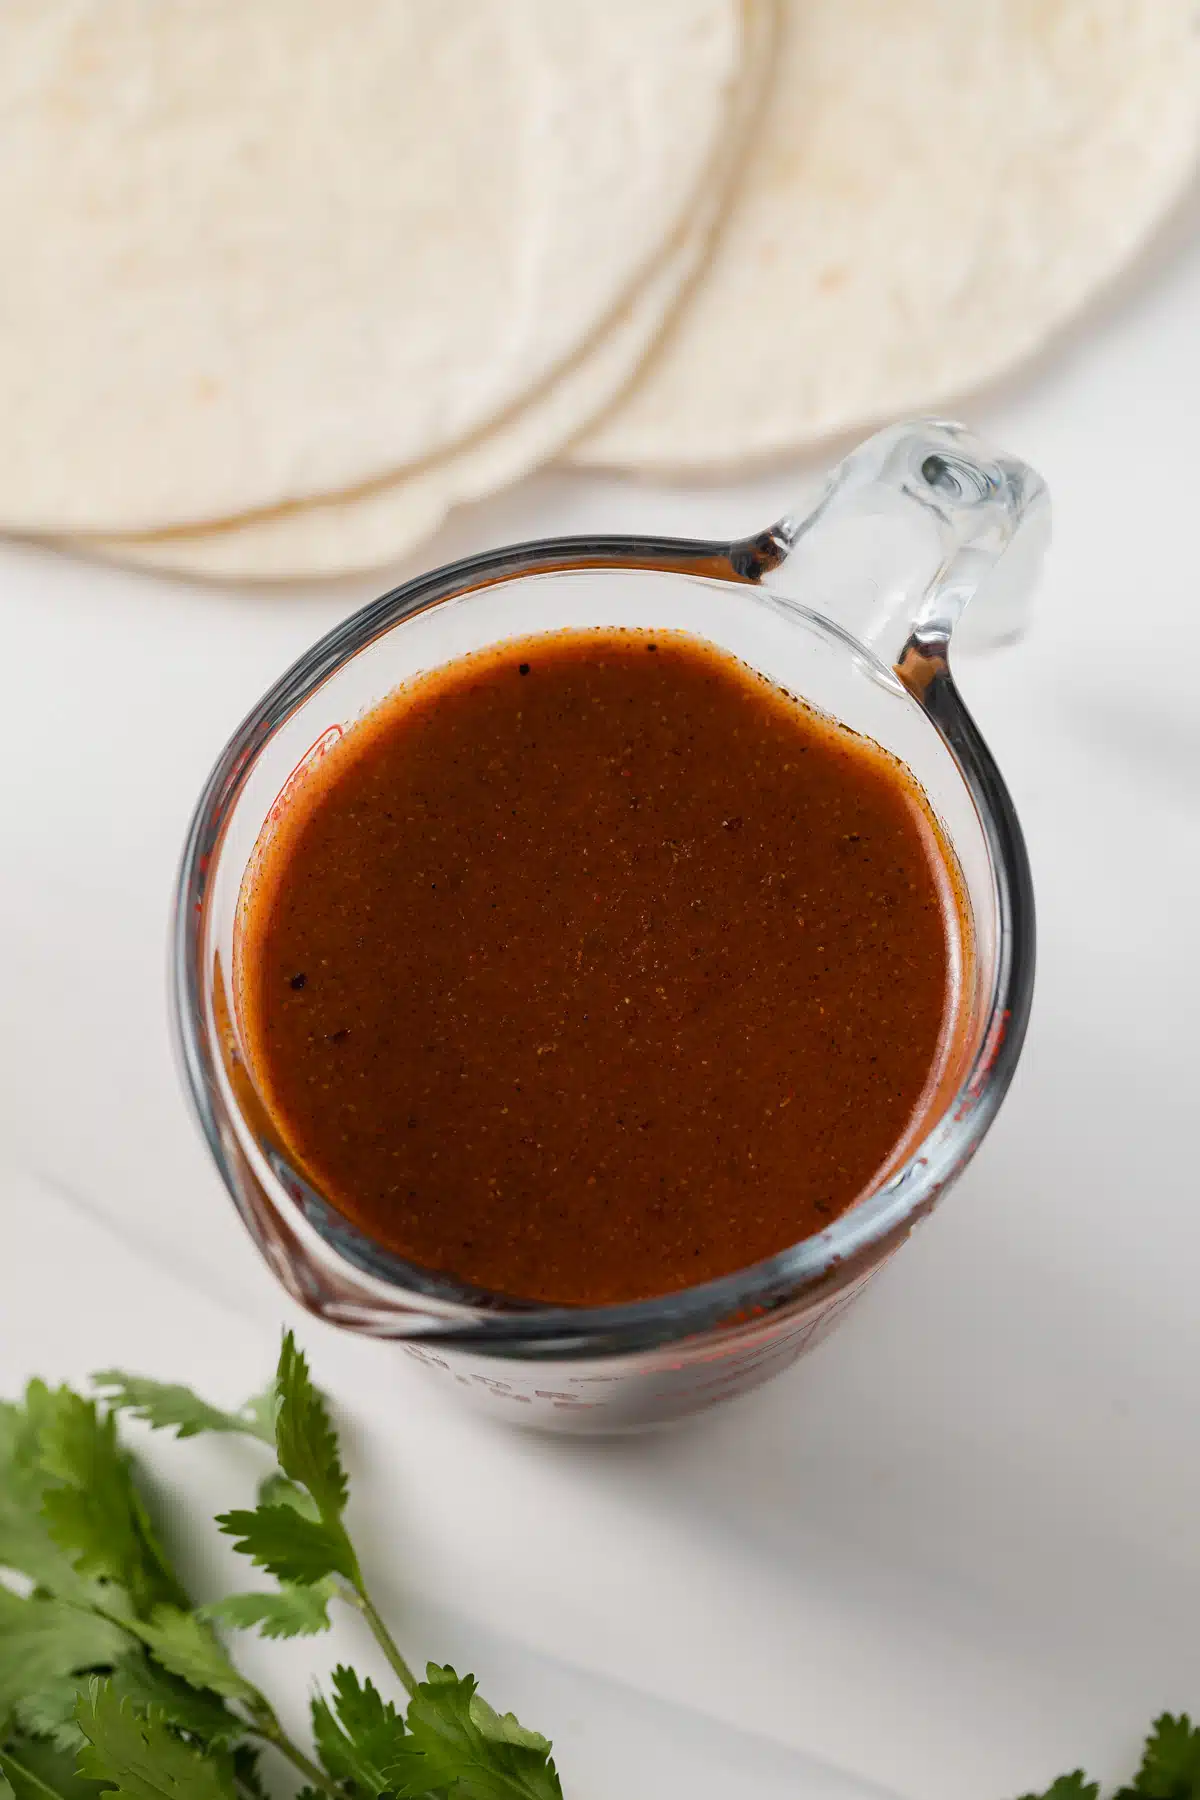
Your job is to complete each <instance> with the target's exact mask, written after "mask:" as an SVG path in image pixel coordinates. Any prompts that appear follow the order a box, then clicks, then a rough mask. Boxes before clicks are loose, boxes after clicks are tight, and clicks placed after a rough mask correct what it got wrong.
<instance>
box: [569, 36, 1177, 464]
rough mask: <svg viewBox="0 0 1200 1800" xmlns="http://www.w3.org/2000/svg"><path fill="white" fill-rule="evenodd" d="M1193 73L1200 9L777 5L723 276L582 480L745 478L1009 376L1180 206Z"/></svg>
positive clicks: (616, 414)
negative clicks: (774, 49)
mask: <svg viewBox="0 0 1200 1800" xmlns="http://www.w3.org/2000/svg"><path fill="white" fill-rule="evenodd" d="M1198 60H1200V38H1198V34H1197V15H1196V10H1195V6H1194V4H1193V3H1192V0H985V3H982V4H976V5H963V4H962V0H906V4H903V5H901V4H898V3H897V0H784V8H783V24H782V39H781V48H780V53H779V58H778V62H777V65H776V71H775V80H774V84H773V90H772V96H771V99H770V101H769V102H768V108H767V114H766V118H765V120H764V127H763V130H762V132H761V134H760V136H759V137H758V139H757V142H756V145H755V148H754V149H753V151H752V152H751V154H750V155H749V157H748V158H747V160H746V164H745V167H744V171H743V175H742V177H741V180H740V183H739V187H738V191H737V194H736V195H735V197H734V199H733V201H732V204H731V207H730V213H729V217H728V220H727V222H726V225H725V227H724V230H723V232H722V234H721V237H720V241H719V243H718V245H717V247H716V250H715V254H714V256H713V258H712V261H711V262H710V264H709V267H708V269H707V271H706V272H705V274H704V276H703V277H702V278H701V279H700V280H699V281H698V282H697V283H696V284H695V286H694V288H693V290H692V294H691V297H690V299H689V301H688V303H687V305H686V307H684V308H681V310H680V312H679V313H678V314H677V315H676V318H675V320H674V321H673V323H672V326H671V328H670V330H669V332H668V333H667V334H666V336H665V337H664V340H663V342H662V344H661V346H660V349H659V351H658V352H657V353H656V355H655V357H654V358H653V359H652V361H651V362H650V363H649V364H648V365H647V367H646V369H645V370H644V372H643V374H642V376H641V377H640V379H639V381H638V383H637V385H636V387H634V388H633V389H632V390H631V391H630V392H629V393H628V395H627V396H626V397H625V398H623V399H622V400H621V401H620V402H619V403H618V404H617V406H616V407H615V408H614V410H613V411H612V412H611V413H610V414H609V415H608V416H607V417H606V418H605V419H603V420H602V421H600V422H599V423H598V424H597V425H596V426H595V427H594V428H593V429H592V430H591V431H590V432H588V433H587V434H586V435H585V436H584V437H583V439H582V440H581V441H580V442H579V443H578V444H577V445H576V446H575V447H574V448H573V450H572V451H571V453H570V455H569V460H570V461H571V462H573V463H575V464H576V465H578V466H581V467H584V468H595V467H600V468H619V469H630V470H635V471H639V472H643V473H647V474H653V473H663V474H668V473H669V474H683V475H687V474H696V473H700V472H704V473H715V472H720V471H730V470H734V469H739V468H741V469H745V468H746V467H747V466H753V465H754V464H756V463H759V462H761V461H764V460H766V459H769V458H772V457H777V456H779V455H781V454H784V453H786V452H789V451H795V450H797V449H800V448H801V447H803V446H805V445H808V444H811V443H813V442H815V441H818V440H820V439H822V438H824V437H826V436H828V435H830V434H833V433H835V432H840V431H844V430H846V429H848V428H850V427H861V426H864V425H866V424H870V423H874V422H875V421H877V420H879V419H882V418H886V417H889V416H894V415H896V414H902V413H904V412H908V411H914V410H923V409H927V408H930V407H932V406H937V405H939V404H942V403H944V402H946V401H948V400H952V399H954V398H956V397H957V396H959V395H961V394H962V393H964V392H965V391H966V390H968V389H969V388H972V387H974V386H976V385H978V384H979V383H981V382H984V381H986V380H989V379H991V378H993V377H995V376H997V375H999V374H1000V373H1001V372H1002V371H1004V370H1005V369H1007V368H1009V367H1010V366H1011V365H1013V364H1014V363H1016V362H1018V361H1019V360H1020V359H1021V358H1023V357H1026V356H1028V355H1029V354H1030V353H1031V352H1032V351H1034V350H1036V349H1037V348H1038V347H1039V345H1041V344H1042V343H1044V342H1045V340H1046V339H1047V338H1048V337H1049V336H1050V334H1051V333H1052V332H1053V331H1054V330H1055V329H1056V328H1058V327H1059V326H1061V325H1062V324H1063V322H1064V321H1065V320H1066V319H1068V318H1069V316H1070V315H1071V314H1072V313H1074V312H1076V311H1077V310H1078V309H1079V308H1080V307H1081V306H1082V305H1083V304H1084V302H1086V301H1087V300H1088V299H1089V297H1090V296H1092V295H1093V294H1094V293H1095V291H1096V290H1097V289H1098V288H1100V287H1101V286H1103V284H1104V283H1105V282H1107V281H1109V280H1110V278H1111V277H1113V276H1114V275H1115V273H1116V272H1117V271H1118V270H1119V269H1120V268H1121V266H1122V265H1123V264H1124V263H1125V262H1126V261H1127V260H1128V259H1129V257H1130V256H1131V255H1132V254H1133V253H1134V251H1135V250H1136V249H1137V248H1138V246H1139V244H1140V243H1141V242H1142V240H1143V239H1144V238H1145V236H1146V234H1147V233H1148V231H1149V230H1150V229H1151V227H1152V226H1153V225H1154V224H1155V222H1156V221H1158V220H1159V219H1160V218H1161V216H1162V215H1163V213H1164V212H1165V210H1166V209H1167V208H1168V207H1169V205H1170V204H1171V202H1172V201H1173V200H1174V199H1175V198H1176V197H1177V196H1178V195H1179V193H1180V192H1181V190H1182V188H1183V187H1184V185H1185V183H1186V182H1187V180H1188V178H1189V176H1190V175H1191V174H1192V172H1193V170H1194V168H1195V162H1196V155H1197V138H1198V120H1200V71H1198V67H1197V65H1198Z"/></svg>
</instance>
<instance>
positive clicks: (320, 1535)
mask: <svg viewBox="0 0 1200 1800" xmlns="http://www.w3.org/2000/svg"><path fill="white" fill-rule="evenodd" d="M217 1525H218V1527H219V1528H220V1530H221V1531H223V1532H224V1533H225V1535H226V1536H227V1537H234V1538H237V1540H238V1541H237V1543H235V1545H234V1546H233V1547H234V1549H235V1550H237V1551H238V1552H239V1553H240V1554H241V1555H242V1556H248V1557H250V1558H251V1559H252V1561H253V1562H255V1563H256V1564H257V1566H258V1567H259V1568H260V1569H266V1570H267V1571H268V1572H269V1573H270V1574H272V1575H274V1577H275V1579H276V1581H294V1582H299V1583H300V1584H301V1585H302V1586H303V1585H308V1586H311V1585H312V1584H313V1583H314V1582H317V1581H321V1580H322V1579H323V1578H324V1577H325V1576H326V1575H343V1576H345V1578H346V1580H347V1581H353V1580H354V1578H355V1576H356V1575H357V1573H358V1565H357V1563H356V1562H355V1560H354V1553H353V1551H352V1550H351V1548H350V1544H349V1540H348V1539H347V1537H346V1534H345V1532H344V1531H343V1530H342V1528H341V1526H340V1525H339V1524H337V1523H336V1522H335V1523H334V1524H333V1525H332V1526H330V1525H329V1524H327V1523H324V1522H322V1521H319V1520H315V1519H307V1518H305V1516H304V1514H303V1513H300V1512H297V1510H296V1508H295V1507H294V1506H288V1505H284V1506H258V1507H255V1509H254V1511H253V1512H228V1513H222V1514H221V1515H220V1516H219V1517H218V1519H217Z"/></svg>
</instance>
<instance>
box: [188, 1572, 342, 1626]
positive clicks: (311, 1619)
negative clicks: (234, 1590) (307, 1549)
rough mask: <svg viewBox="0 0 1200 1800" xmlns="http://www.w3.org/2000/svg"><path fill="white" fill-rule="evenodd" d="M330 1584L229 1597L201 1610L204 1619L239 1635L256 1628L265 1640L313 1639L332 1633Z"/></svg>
mask: <svg viewBox="0 0 1200 1800" xmlns="http://www.w3.org/2000/svg"><path fill="white" fill-rule="evenodd" d="M331 1594H332V1586H331V1584H330V1583H329V1582H327V1581H326V1582H315V1583H313V1584H311V1585H307V1586H302V1585H301V1584H300V1583H298V1582H285V1583H284V1585H283V1586H282V1587H280V1588H279V1589H277V1590H276V1592H275V1593H269V1592H267V1593H256V1594H227V1595H226V1597H225V1598H224V1600H214V1601H212V1602H210V1604H209V1605H207V1606H202V1607H201V1608H200V1616H201V1618H204V1619H212V1620H213V1621H214V1622H215V1623H217V1624H219V1625H230V1626H232V1627H233V1629H234V1630H235V1631H251V1630H253V1629H254V1627H255V1626H257V1627H258V1630H259V1632H260V1634H261V1636H263V1637H265V1638H288V1637H311V1636H312V1635H313V1634H314V1633H315V1632H318V1631H328V1630H329V1622H330V1621H329V1600H330V1597H331Z"/></svg>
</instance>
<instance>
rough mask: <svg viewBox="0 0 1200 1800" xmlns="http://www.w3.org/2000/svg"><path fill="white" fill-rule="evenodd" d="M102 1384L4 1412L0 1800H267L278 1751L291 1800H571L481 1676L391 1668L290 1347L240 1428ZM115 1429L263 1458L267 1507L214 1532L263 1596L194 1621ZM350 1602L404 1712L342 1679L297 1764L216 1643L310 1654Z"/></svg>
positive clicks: (256, 1692) (170, 1401)
mask: <svg viewBox="0 0 1200 1800" xmlns="http://www.w3.org/2000/svg"><path fill="white" fill-rule="evenodd" d="M94 1379H95V1386H96V1388H97V1389H98V1390H99V1394H100V1399H99V1400H97V1399H96V1398H94V1397H90V1396H84V1395H81V1394H78V1393H75V1392H74V1391H73V1390H72V1389H70V1388H66V1387H60V1388H54V1389H52V1388H48V1387H47V1386H46V1385H45V1384H44V1383H42V1382H31V1383H30V1385H29V1387H28V1388H27V1389H26V1392H25V1396H24V1401H23V1403H22V1404H20V1405H2V1404H0V1800H264V1791H263V1789H262V1787H261V1784H260V1782H259V1778H258V1773H257V1758H258V1755H259V1753H260V1751H261V1750H262V1749H263V1748H264V1747H266V1746H270V1747H272V1748H273V1749H274V1750H276V1751H277V1752H278V1753H279V1754H280V1755H281V1756H283V1757H284V1758H285V1760H286V1761H287V1762H288V1763H290V1764H291V1765H292V1767H293V1768H294V1769H295V1770H296V1771H297V1773H298V1774H299V1775H300V1776H301V1777H302V1778H303V1782H304V1785H303V1787H302V1788H301V1789H300V1790H299V1794H298V1796H297V1800H382V1797H383V1796H385V1795H386V1796H389V1800H562V1788H561V1785H560V1783H559V1778H558V1775H557V1773H556V1771H555V1767H554V1763H553V1760H552V1758H551V1749H550V1744H549V1743H548V1742H547V1740H546V1739H545V1738H543V1737H540V1736H539V1735H538V1734H537V1733H536V1732H532V1731H527V1730H526V1729H525V1728H524V1727H523V1726H522V1725H520V1724H519V1723H518V1722H517V1720H516V1719H514V1718H513V1717H512V1715H511V1714H505V1715H503V1716H501V1715H500V1714H498V1713H496V1712H495V1711H494V1710H493V1708H492V1707H490V1706H489V1705H488V1704H487V1702H486V1701H485V1700H483V1699H482V1697H481V1696H480V1695H479V1693H478V1692H477V1689H476V1684H475V1680H474V1677H473V1676H470V1675H468V1676H459V1675H458V1674H457V1673H456V1671H455V1670H453V1669H451V1668H447V1667H441V1666H439V1665H437V1664H434V1663H430V1664H429V1665H428V1668H427V1670H426V1673H425V1679H424V1680H421V1679H419V1678H418V1677H417V1676H416V1675H415V1674H414V1672H413V1670H412V1668H411V1667H410V1665H409V1663H408V1662H407V1660H406V1659H405V1657H404V1656H403V1654H402V1653H401V1651H400V1648H399V1646H398V1645H397V1643H396V1641H395V1639H394V1638H393V1636H392V1634H391V1632H390V1631H389V1629H388V1627H387V1625H386V1623H385V1622H384V1619H383V1617H382V1615H381V1613H380V1612H379V1609H378V1607H377V1606H376V1605H375V1602H374V1600H373V1598H372V1596H371V1593H370V1590H369V1588H368V1586H367V1583H366V1580H365V1577H364V1575H363V1570H362V1565H361V1563H360V1561H359V1557H358V1554H357V1551H356V1549H355V1547H354V1544H353V1541H352V1539H351V1537H350V1534H349V1531H348V1530H347V1526H346V1522H345V1513H346V1507H347V1502H348V1499H349V1483H348V1480H347V1476H346V1470H345V1467H344V1464H343V1462H342V1457H341V1451H340V1448H339V1445H338V1438H337V1433H336V1430H335V1429H334V1425H333V1421H332V1419H331V1417H330V1414H329V1409H328V1407H327V1405H326V1403H325V1400H324V1398H323V1396H322V1395H321V1394H320V1393H319V1391H318V1390H317V1388H316V1387H315V1386H314V1384H313V1381H312V1378H311V1375H310V1373H309V1369H308V1364H307V1361H306V1359H305V1357H304V1355H303V1353H302V1352H301V1351H300V1350H299V1349H298V1348H297V1346H296V1343H295V1340H294V1339H293V1337H292V1334H291V1333H290V1332H288V1333H287V1334H286V1335H285V1336H284V1340H283V1348H282V1351H281V1353H280V1358H279V1365H278V1368H277V1370H276V1374H275V1380H274V1382H273V1383H272V1385H271V1387H270V1389H269V1390H268V1391H267V1392H266V1393H265V1394H261V1395H258V1396H256V1397H255V1398H254V1399H252V1400H250V1401H247V1403H246V1405H245V1406H244V1407H241V1408H239V1409H238V1410H237V1411H234V1412H227V1411H224V1410H222V1409H221V1408H219V1407H215V1406H212V1405H210V1404H209V1403H208V1402H207V1401H205V1400H202V1399H201V1398H200V1397H199V1396H198V1395H196V1394H194V1393H193V1392H192V1391H191V1389H189V1388H186V1387H183V1386H180V1385H179V1384H177V1383H163V1382H156V1381H151V1380H149V1379H147V1378H145V1377H142V1376H134V1375H126V1374H123V1373H121V1372H120V1371H117V1370H106V1371H104V1372H103V1373H102V1374H100V1375H97V1376H96V1377H95V1378H94ZM121 1412H128V1413H130V1414H132V1415H133V1416H134V1417H136V1418H139V1419H141V1420H143V1421H144V1422H145V1423H146V1424H148V1425H150V1426H151V1427H153V1428H154V1429H156V1430H167V1431H173V1432H174V1434H175V1435H176V1436H177V1437H179V1438H190V1437H196V1436H198V1435H200V1434H201V1433H204V1432H237V1433H240V1434H243V1435H245V1436H247V1437H250V1438H256V1439H259V1440H261V1441H262V1442H264V1443H268V1444H270V1445H272V1446H273V1448H274V1451H275V1457H276V1461H277V1465H278V1466H277V1467H276V1468H274V1469H271V1470H269V1471H267V1472H266V1473H265V1475H264V1479H263V1481H262V1483H261V1484H260V1487H259V1491H258V1496H257V1503H256V1505H255V1506H253V1507H249V1508H242V1509H238V1510H235V1511H231V1512H228V1513H223V1514H221V1515H220V1517H219V1518H218V1519H217V1526H218V1528H219V1529H220V1530H221V1531H222V1532H224V1533H225V1534H226V1535H228V1536H229V1537H231V1538H232V1539H233V1540H234V1548H235V1550H237V1551H239V1552H240V1553H241V1554H243V1555H245V1556H247V1557H248V1558H249V1559H250V1560H251V1562H252V1563H253V1564H254V1565H255V1566H256V1567H258V1568H261V1569H263V1570H264V1571H265V1572H266V1573H267V1574H268V1575H270V1576H271V1577H273V1578H274V1583H275V1585H274V1586H273V1587H271V1588H266V1589H258V1590H254V1591H251V1592H244V1593H236V1594H228V1595H225V1596H224V1597H222V1598H220V1599H217V1600H212V1601H209V1602H207V1603H206V1604H205V1605H202V1606H195V1605H193V1603H192V1600H191V1598H190V1596H189V1595H188V1593H187V1592H186V1590H185V1588H184V1586H183V1583H182V1582H181V1580H180V1578H179V1575H178V1573H177V1572H176V1570H175V1569H174V1568H173V1566H172V1564H171V1562H170V1561H169V1559H168V1556H167V1554H166V1551H165V1549H164V1547H163V1545H162V1543H161V1542H160V1540H159V1537H158V1534H157V1532H156V1530H155V1527H154V1524H153V1522H152V1518H151V1514H150V1511H149V1509H148V1507H147V1505H146V1502H145V1499H144V1497H143V1494H142V1490H141V1487H140V1485H139V1482H138V1479H137V1471H136V1468H135V1466H134V1463H133V1460H132V1458H131V1456H130V1454H129V1453H128V1451H127V1450H126V1449H125V1448H124V1447H123V1446H122V1444H121V1443H120V1440H119V1437H118V1433H117V1420H118V1415H119V1414H120V1413H121ZM6 1572H7V1573H6ZM13 1578H15V1579H13ZM338 1602H345V1603H347V1604H349V1605H351V1606H353V1607H355V1608H356V1609H357V1610H358V1611H359V1612H360V1613H361V1614H362V1615H363V1617H364V1619H365V1620H366V1622H367V1624H368V1626H369V1627H370V1629H371V1631H372V1632H373V1634H374V1636H375V1638H376V1640H377V1641H378V1643H379V1645H380V1647H381V1649H382V1651H383V1653H384V1656H385V1657H386V1659H387V1662H388V1664H389V1666H390V1668H391V1671H392V1673H393V1675H394V1676H395V1678H396V1681H397V1684H398V1687H399V1689H400V1690H401V1697H400V1698H399V1700H397V1699H392V1698H388V1697H386V1696H385V1695H383V1694H381V1693H380V1692H379V1690H378V1689H377V1688H376V1687H375V1685H374V1684H373V1683H372V1682H371V1681H370V1680H368V1679H364V1678H360V1677H359V1676H358V1675H356V1674H355V1673H354V1671H353V1670H351V1669H347V1668H342V1667H338V1668H337V1669H335V1670H334V1672H333V1674H332V1676H331V1678H330V1683H329V1693H328V1696H326V1695H324V1694H321V1693H318V1694H316V1695H315V1696H314V1698H313V1702H312V1709H311V1711H312V1745H311V1747H310V1748H306V1747H304V1746H302V1745H300V1744H297V1743H296V1742H294V1741H293V1740H292V1738H290V1737H289V1736H288V1734H287V1733H286V1732H285V1731H284V1728H283V1726H282V1724H281V1723H280V1720H279V1717H278V1715H277V1713H276V1711H275V1709H274V1707H273V1706H272V1704H271V1702H270V1700H269V1699H268V1698H267V1696H266V1695H265V1694H264V1693H263V1692H262V1691H261V1690H260V1689H259V1688H258V1687H257V1686H256V1685H255V1684H254V1683H253V1682H252V1681H250V1680H249V1679H248V1678H247V1677H246V1676H245V1675H244V1674H243V1673H242V1671H241V1670H240V1669H239V1668H238V1666H237V1663H236V1661H235V1659H234V1657H233V1656H232V1655H231V1654H230V1651H229V1649H228V1647H227V1646H226V1644H225V1642H224V1640H223V1638H222V1637H221V1635H220V1631H222V1630H227V1631H233V1632H237V1631H247V1630H257V1631H258V1632H259V1633H260V1634H261V1635H262V1636H263V1637H266V1638H278V1637H293V1636H300V1635H315V1634H318V1633H320V1632H322V1631H326V1630H328V1629H329V1625H330V1608H331V1607H332V1606H333V1605H335V1604H336V1603H338Z"/></svg>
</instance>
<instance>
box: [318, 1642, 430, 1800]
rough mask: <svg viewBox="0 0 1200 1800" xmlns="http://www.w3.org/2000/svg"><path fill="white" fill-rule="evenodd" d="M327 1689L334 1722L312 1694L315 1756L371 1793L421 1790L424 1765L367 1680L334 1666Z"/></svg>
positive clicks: (426, 1778) (425, 1778)
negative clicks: (331, 1692) (330, 1682)
mask: <svg viewBox="0 0 1200 1800" xmlns="http://www.w3.org/2000/svg"><path fill="white" fill-rule="evenodd" d="M333 1692H334V1711H336V1714H337V1719H336V1721H335V1719H334V1716H333V1713H332V1712H331V1711H330V1709H329V1705H328V1703H327V1702H326V1701H325V1700H324V1699H322V1697H321V1696H320V1695H319V1694H318V1695H317V1696H316V1697H315V1698H314V1700H313V1702H312V1722H313V1738H314V1740H315V1742H316V1746H317V1751H318V1754H319V1755H320V1758H321V1761H322V1763H323V1764H324V1766H325V1767H326V1769H328V1771H329V1773H330V1774H331V1775H332V1776H333V1777H334V1779H335V1780H336V1781H349V1782H353V1784H354V1785H355V1786H356V1787H359V1788H362V1789H364V1790H365V1792H367V1793H368V1794H372V1795H375V1796H378V1795H380V1794H384V1793H395V1794H407V1793H416V1794H425V1793H427V1792H428V1790H429V1772H428V1765H427V1763H426V1761H425V1758H424V1757H423V1756H422V1754H421V1752H420V1750H419V1749H418V1748H417V1746H416V1745H415V1744H414V1743H413V1741H412V1739H411V1738H410V1737H409V1736H408V1733H407V1731H406V1730H405V1726H404V1720H403V1719H402V1718H401V1716H400V1714H399V1713H398V1712H397V1711H396V1708H395V1707H394V1706H393V1705H392V1703H391V1701H385V1700H384V1699H383V1697H382V1695H381V1694H380V1693H379V1691H378V1689H377V1688H376V1687H375V1685H374V1683H373V1682H371V1681H364V1682H360V1681H359V1679H358V1676H357V1675H356V1674H355V1673H354V1671H353V1669H346V1668H342V1667H338V1668H337V1669H335V1670H334V1673H333Z"/></svg>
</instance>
